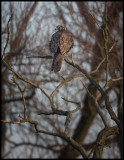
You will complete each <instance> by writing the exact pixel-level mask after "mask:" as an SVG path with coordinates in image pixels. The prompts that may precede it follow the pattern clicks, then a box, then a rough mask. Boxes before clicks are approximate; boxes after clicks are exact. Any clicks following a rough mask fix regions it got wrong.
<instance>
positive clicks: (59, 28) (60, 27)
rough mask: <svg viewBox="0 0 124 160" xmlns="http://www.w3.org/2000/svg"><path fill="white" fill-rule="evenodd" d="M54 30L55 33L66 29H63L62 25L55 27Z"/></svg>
mask: <svg viewBox="0 0 124 160" xmlns="http://www.w3.org/2000/svg"><path fill="white" fill-rule="evenodd" d="M55 30H56V31H60V30H66V28H65V26H64V25H58V26H56V28H55Z"/></svg>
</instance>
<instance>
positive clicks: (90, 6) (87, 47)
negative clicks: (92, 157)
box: [1, 1, 123, 158]
mask: <svg viewBox="0 0 124 160" xmlns="http://www.w3.org/2000/svg"><path fill="white" fill-rule="evenodd" d="M1 5H2V6H1V12H2V17H1V22H2V23H1V25H2V31H1V34H2V35H1V37H2V44H1V46H2V53H3V50H4V47H5V44H6V41H7V37H8V30H7V23H8V20H9V18H10V16H11V15H12V19H11V21H10V23H9V42H8V46H7V48H6V55H7V58H8V61H9V63H10V64H11V66H12V67H13V68H14V69H15V70H16V71H17V72H18V73H19V74H20V75H22V76H23V77H24V78H26V79H29V80H30V81H32V82H33V83H34V84H36V85H38V86H41V87H42V88H43V89H44V90H45V91H46V92H47V94H48V95H50V94H51V93H52V92H53V91H54V90H55V88H56V87H57V86H58V85H59V84H60V83H61V82H62V81H63V79H62V76H63V77H64V78H69V77H72V76H74V75H78V74H81V73H80V72H79V71H78V70H77V69H76V68H73V67H72V66H71V65H69V64H67V63H66V62H65V61H64V62H63V65H62V69H61V71H60V72H59V73H57V74H55V73H54V72H52V71H50V69H51V64H52V60H51V59H41V58H27V56H35V55H41V56H44V55H52V53H50V50H49V41H50V39H51V36H52V34H53V33H54V32H55V27H56V26H57V25H59V24H64V25H65V26H66V28H67V29H68V30H69V31H70V32H71V33H72V35H73V39H74V46H73V48H72V49H71V51H70V52H69V53H68V55H67V58H68V59H69V60H71V55H72V53H73V59H74V62H75V63H76V64H78V65H79V66H80V67H81V68H83V69H85V70H86V71H87V72H91V71H93V70H95V69H96V67H97V66H98V64H99V63H100V62H101V61H102V60H103V58H104V57H105V51H104V38H103V35H102V31H101V30H100V28H99V27H98V25H97V23H98V24H99V26H101V27H103V28H104V27H105V5H106V4H105V2H78V1H76V2H74V1H73V2H70V1H69V2H52V1H50V2H46V1H45V2H2V3H1ZM107 8H108V9H107V15H108V22H107V26H108V37H109V39H108V44H107V45H108V48H109V49H110V48H111V46H112V45H113V43H114V40H115V38H116V39H117V40H118V42H117V44H116V45H115V47H114V48H113V50H112V52H111V53H110V56H109V80H110V79H116V78H118V77H122V73H123V71H122V70H123V61H122V60H123V3H122V2H118V1H114V2H108V3H107ZM1 72H2V73H1V75H2V78H1V82H2V83H1V93H2V112H1V117H2V119H3V120H9V121H19V120H20V118H19V117H18V116H19V114H20V115H23V108H24V104H23V100H22V96H21V93H20V92H19V89H18V88H17V86H16V85H15V84H14V83H13V81H12V80H11V79H12V72H11V71H9V70H8V69H7V68H6V67H5V66H4V65H1ZM105 75H106V63H103V64H102V65H101V67H100V69H99V70H98V72H95V73H94V74H92V77H93V78H94V80H96V81H97V82H98V83H99V84H100V86H101V87H103V86H104V84H105V81H106V76H105ZM81 79H82V80H83V81H84V82H85V84H86V85H87V86H88V88H89V90H90V92H91V93H92V94H93V95H94V96H95V97H96V95H97V94H98V92H97V90H96V88H95V87H94V86H93V85H92V84H91V83H90V82H89V81H88V80H87V79H86V78H83V77H78V78H76V79H73V80H72V81H70V82H68V83H66V84H65V85H64V86H63V87H62V88H60V89H59V91H58V92H57V94H56V95H55V97H54V102H55V104H56V107H57V108H59V109H62V110H72V109H75V105H74V104H71V103H67V102H65V101H64V100H63V99H62V98H67V99H69V100H73V101H78V102H80V103H81V109H80V110H79V111H78V112H76V113H74V114H73V116H72V120H71V125H70V136H71V137H73V138H74V139H75V140H76V141H77V142H78V143H80V144H82V145H83V146H84V147H85V149H86V150H87V152H88V153H89V152H90V151H91V149H92V147H93V145H94V144H95V141H96V138H97V135H98V133H99V132H100V131H101V130H102V129H103V128H104V124H103V122H102V120H101V118H100V116H99V115H98V114H97V111H96V109H95V107H94V104H93V102H92V100H91V98H90V97H89V96H88V94H87V92H86V90H85V88H84V87H83V85H82V83H81V82H80V80H81ZM17 82H18V83H19V84H20V86H21V87H22V88H24V87H26V89H25V93H24V96H25V100H26V106H27V117H30V118H31V119H33V120H37V121H38V122H39V128H40V129H43V130H46V131H51V132H57V131H64V122H65V117H64V116H59V115H37V112H38V111H51V107H50V103H49V101H48V99H47V97H46V96H45V95H44V94H43V93H42V92H41V91H40V90H39V89H36V88H34V87H32V86H31V85H29V84H27V83H25V82H23V81H21V80H19V79H17ZM106 93H107V95H108V96H109V100H110V103H111V106H112V109H113V110H114V112H115V113H116V115H117V116H118V118H119V107H122V101H123V95H122V93H123V84H122V81H117V82H115V83H113V84H112V86H109V87H107V88H106ZM99 104H100V105H101V106H102V108H103V112H104V114H105V115H106V118H107V119H108V121H109V123H110V125H111V126H114V125H115V122H114V121H113V120H112V119H111V117H110V115H109V113H108V112H107V110H106V109H105V104H104V101H103V99H100V101H99ZM1 132H2V137H1V155H2V158H81V156H80V154H79V153H78V152H77V151H76V150H75V149H73V148H72V147H71V146H70V145H68V144H67V143H66V142H65V141H64V140H62V139H60V138H58V137H53V136H49V135H46V134H41V133H39V134H37V133H36V131H35V129H34V126H32V125H31V124H29V123H22V124H19V125H17V124H2V129H1ZM119 143H120V141H119V136H110V137H109V138H108V144H107V147H106V148H104V151H103V155H102V156H103V158H120V157H121V154H122V153H121V148H120V144H119Z"/></svg>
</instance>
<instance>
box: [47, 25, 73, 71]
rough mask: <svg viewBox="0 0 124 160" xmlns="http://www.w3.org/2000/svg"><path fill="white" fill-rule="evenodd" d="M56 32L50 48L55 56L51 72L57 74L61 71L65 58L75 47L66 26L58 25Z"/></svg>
mask: <svg viewBox="0 0 124 160" xmlns="http://www.w3.org/2000/svg"><path fill="white" fill-rule="evenodd" d="M55 30H57V32H55V33H54V34H53V35H52V38H51V41H50V43H49V48H50V51H51V52H52V53H53V54H54V57H53V62H52V67H51V71H53V70H54V72H55V73H56V72H59V71H60V69H61V66H62V61H63V60H64V57H65V56H66V54H67V53H68V52H69V50H70V49H71V48H72V47H73V38H72V34H71V33H70V32H69V31H68V30H67V29H66V28H65V26H64V25H58V26H57V27H56V28H55Z"/></svg>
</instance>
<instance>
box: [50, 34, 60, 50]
mask: <svg viewBox="0 0 124 160" xmlns="http://www.w3.org/2000/svg"><path fill="white" fill-rule="evenodd" d="M60 36H61V34H60V33H59V32H56V33H54V34H53V35H52V38H51V41H50V43H49V48H50V50H51V52H52V53H57V52H58V46H59V40H60Z"/></svg>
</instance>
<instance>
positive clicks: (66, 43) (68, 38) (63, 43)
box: [59, 31, 73, 54]
mask: <svg viewBox="0 0 124 160" xmlns="http://www.w3.org/2000/svg"><path fill="white" fill-rule="evenodd" d="M72 46H73V38H72V34H71V33H70V32H68V31H64V32H63V33H62V34H61V37H60V41H59V48H60V51H61V54H66V53H67V52H69V50H70V49H71V48H72Z"/></svg>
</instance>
